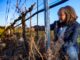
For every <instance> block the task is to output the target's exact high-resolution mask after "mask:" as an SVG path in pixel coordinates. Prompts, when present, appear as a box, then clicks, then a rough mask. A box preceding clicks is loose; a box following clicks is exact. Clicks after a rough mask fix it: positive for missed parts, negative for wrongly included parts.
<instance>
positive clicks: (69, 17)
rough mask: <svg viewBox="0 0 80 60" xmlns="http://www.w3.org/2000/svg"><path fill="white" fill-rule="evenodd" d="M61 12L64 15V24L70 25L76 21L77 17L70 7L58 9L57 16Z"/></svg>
mask: <svg viewBox="0 0 80 60" xmlns="http://www.w3.org/2000/svg"><path fill="white" fill-rule="evenodd" d="M61 12H64V13H65V15H66V23H67V24H72V23H74V22H75V21H76V19H77V15H76V12H75V10H74V9H73V8H72V7H71V6H65V7H62V8H60V9H59V11H58V15H60V13H61Z"/></svg>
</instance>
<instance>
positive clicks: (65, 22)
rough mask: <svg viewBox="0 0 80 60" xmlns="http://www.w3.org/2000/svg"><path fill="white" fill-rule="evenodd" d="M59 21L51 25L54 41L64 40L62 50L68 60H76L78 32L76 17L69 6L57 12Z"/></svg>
mask: <svg viewBox="0 0 80 60" xmlns="http://www.w3.org/2000/svg"><path fill="white" fill-rule="evenodd" d="M58 16H59V20H58V21H55V22H54V23H53V24H51V26H50V28H51V30H54V37H55V38H54V41H55V42H56V41H57V40H61V39H62V40H64V44H63V45H62V50H63V52H64V54H65V53H67V54H68V56H69V60H78V45H77V38H78V30H79V23H78V22H77V21H76V20H77V15H76V13H75V11H74V9H73V8H72V7H71V6H65V7H62V8H60V9H59V11H58Z"/></svg>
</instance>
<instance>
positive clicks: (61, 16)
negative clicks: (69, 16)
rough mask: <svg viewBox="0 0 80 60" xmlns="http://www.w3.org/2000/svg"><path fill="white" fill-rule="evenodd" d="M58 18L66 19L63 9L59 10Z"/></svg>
mask: <svg viewBox="0 0 80 60" xmlns="http://www.w3.org/2000/svg"><path fill="white" fill-rule="evenodd" d="M59 19H60V20H61V21H62V22H64V21H65V20H66V15H65V13H64V11H60V14H59Z"/></svg>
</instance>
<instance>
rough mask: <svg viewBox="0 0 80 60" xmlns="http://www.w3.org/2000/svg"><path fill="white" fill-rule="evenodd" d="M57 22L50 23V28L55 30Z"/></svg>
mask: <svg viewBox="0 0 80 60" xmlns="http://www.w3.org/2000/svg"><path fill="white" fill-rule="evenodd" d="M56 23H57V21H55V22H54V23H52V24H50V30H54V28H55V25H56Z"/></svg>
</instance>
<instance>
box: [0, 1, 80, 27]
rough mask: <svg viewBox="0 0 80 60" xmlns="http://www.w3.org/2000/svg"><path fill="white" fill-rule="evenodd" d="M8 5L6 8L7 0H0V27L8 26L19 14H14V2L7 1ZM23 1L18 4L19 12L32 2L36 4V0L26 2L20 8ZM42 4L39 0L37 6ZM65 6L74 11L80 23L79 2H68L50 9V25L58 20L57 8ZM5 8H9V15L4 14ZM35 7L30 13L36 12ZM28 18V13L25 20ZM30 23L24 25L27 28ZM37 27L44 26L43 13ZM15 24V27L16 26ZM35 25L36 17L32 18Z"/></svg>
mask: <svg viewBox="0 0 80 60" xmlns="http://www.w3.org/2000/svg"><path fill="white" fill-rule="evenodd" d="M8 1H9V2H11V3H9V4H10V5H8V6H7V4H6V2H7V0H0V26H5V25H8V24H10V22H13V21H14V19H16V18H17V17H18V16H19V15H20V13H17V12H15V6H16V0H8ZM24 1H25V0H21V3H20V4H19V7H20V9H21V10H24V7H26V8H27V9H28V8H29V7H30V5H31V4H33V3H34V2H36V1H37V0H26V2H25V4H24V5H23V6H22V4H23V3H24ZM56 1H58V0H49V4H51V3H52V2H56ZM42 3H43V0H39V5H41V4H42ZM66 5H70V6H72V7H73V8H74V9H75V11H76V14H77V16H78V19H77V21H78V22H79V23H80V1H79V0H69V1H67V2H65V3H63V4H61V5H59V6H56V7H54V8H52V9H50V15H49V17H50V23H53V22H54V21H55V20H58V15H57V12H58V10H59V8H61V7H64V6H66ZM43 7H44V6H43V5H41V6H40V7H39V9H41V8H43ZM6 8H10V11H9V13H8V14H7V13H6ZM35 8H36V5H35V7H34V9H33V11H32V14H33V13H34V12H36V9H35ZM7 15H8V19H6V16H7ZM28 16H30V14H29V13H28V14H27V15H26V18H27V17H28ZM20 22H21V21H19V22H17V24H19V23H20ZM29 23H30V21H29V20H28V21H26V25H27V26H29ZM38 23H39V25H44V12H42V13H39V21H38ZM17 24H16V25H17ZM36 24H37V18H36V15H35V16H34V17H33V18H32V25H36Z"/></svg>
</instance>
